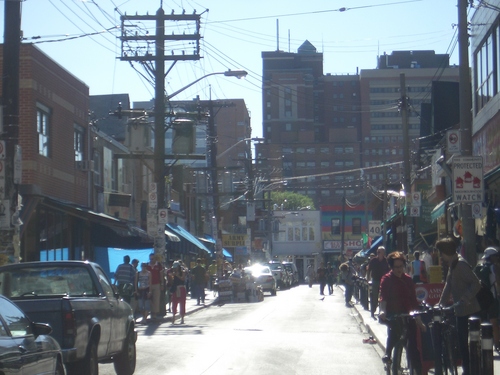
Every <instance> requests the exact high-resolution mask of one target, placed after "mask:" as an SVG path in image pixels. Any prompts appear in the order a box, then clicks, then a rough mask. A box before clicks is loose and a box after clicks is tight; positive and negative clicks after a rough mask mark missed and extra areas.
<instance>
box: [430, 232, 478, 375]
mask: <svg viewBox="0 0 500 375" xmlns="http://www.w3.org/2000/svg"><path fill="white" fill-rule="evenodd" d="M436 249H437V250H438V251H439V255H440V256H441V259H442V261H443V262H444V263H446V265H447V266H448V273H447V275H446V282H445V285H444V288H443V292H442V294H441V298H440V299H439V304H440V305H443V306H445V305H448V304H449V303H448V302H449V301H450V297H451V298H452V300H453V303H454V304H456V305H455V317H456V329H457V333H458V346H459V349H460V355H461V357H462V368H463V373H462V374H463V375H473V374H471V373H470V361H469V345H468V339H469V325H468V321H469V318H470V317H471V316H477V317H479V316H480V311H481V307H480V306H479V303H478V301H477V299H476V294H477V292H479V290H480V289H481V284H480V282H479V279H478V278H477V276H476V275H475V273H474V272H473V271H472V268H471V266H470V265H469V263H467V261H466V260H465V259H464V258H462V256H461V255H459V254H458V253H457V242H456V240H455V239H454V238H452V237H446V238H443V239H440V240H439V241H437V242H436ZM474 375H475V374H474Z"/></svg>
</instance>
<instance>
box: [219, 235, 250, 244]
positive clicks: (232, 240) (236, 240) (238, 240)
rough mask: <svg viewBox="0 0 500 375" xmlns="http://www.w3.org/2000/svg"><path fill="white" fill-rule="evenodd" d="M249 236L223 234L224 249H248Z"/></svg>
mask: <svg viewBox="0 0 500 375" xmlns="http://www.w3.org/2000/svg"><path fill="white" fill-rule="evenodd" d="M246 239H247V236H246V235H245V234H223V235H222V247H238V246H245V247H246V245H245V244H246Z"/></svg>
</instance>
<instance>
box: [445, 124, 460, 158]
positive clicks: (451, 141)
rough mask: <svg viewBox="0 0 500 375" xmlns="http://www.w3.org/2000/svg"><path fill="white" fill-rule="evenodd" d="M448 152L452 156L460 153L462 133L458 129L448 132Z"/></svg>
mask: <svg viewBox="0 0 500 375" xmlns="http://www.w3.org/2000/svg"><path fill="white" fill-rule="evenodd" d="M446 139H447V143H446V145H447V151H448V153H450V154H458V153H459V152H460V131H459V130H457V129H452V130H448V131H447V132H446Z"/></svg>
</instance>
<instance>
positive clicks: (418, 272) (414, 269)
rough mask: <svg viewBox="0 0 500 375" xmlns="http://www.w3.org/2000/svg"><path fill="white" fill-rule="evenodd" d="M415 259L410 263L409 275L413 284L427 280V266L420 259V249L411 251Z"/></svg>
mask: <svg viewBox="0 0 500 375" xmlns="http://www.w3.org/2000/svg"><path fill="white" fill-rule="evenodd" d="M413 256H414V257H415V259H414V260H413V261H412V262H411V264H410V275H411V277H412V280H413V282H414V283H415V284H417V283H426V282H427V268H426V267H425V262H424V261H422V260H420V251H415V252H414V253H413Z"/></svg>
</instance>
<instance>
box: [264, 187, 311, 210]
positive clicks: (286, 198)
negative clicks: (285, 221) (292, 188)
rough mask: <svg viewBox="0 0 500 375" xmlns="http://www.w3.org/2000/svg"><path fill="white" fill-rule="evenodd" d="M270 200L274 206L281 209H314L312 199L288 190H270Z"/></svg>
mask: <svg viewBox="0 0 500 375" xmlns="http://www.w3.org/2000/svg"><path fill="white" fill-rule="evenodd" d="M271 202H272V204H273V207H275V206H274V205H276V207H279V208H280V209H283V210H300V209H305V208H307V209H310V210H314V209H315V208H314V203H313V200H312V199H311V198H309V197H306V196H305V195H302V194H297V193H292V192H288V191H273V192H271Z"/></svg>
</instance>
